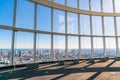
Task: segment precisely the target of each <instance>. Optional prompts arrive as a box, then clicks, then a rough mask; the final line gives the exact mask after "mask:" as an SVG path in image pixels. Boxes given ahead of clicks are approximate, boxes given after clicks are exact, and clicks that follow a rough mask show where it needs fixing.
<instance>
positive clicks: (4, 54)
mask: <svg viewBox="0 0 120 80" xmlns="http://www.w3.org/2000/svg"><path fill="white" fill-rule="evenodd" d="M3 34H4V35H3ZM11 42H12V31H8V30H0V67H1V66H7V65H10V64H11V54H12V52H11V51H12V50H11Z"/></svg>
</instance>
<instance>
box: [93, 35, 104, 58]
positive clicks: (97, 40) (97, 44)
mask: <svg viewBox="0 0 120 80" xmlns="http://www.w3.org/2000/svg"><path fill="white" fill-rule="evenodd" d="M93 49H94V57H96V58H103V53H104V48H103V38H101V37H94V38H93Z"/></svg>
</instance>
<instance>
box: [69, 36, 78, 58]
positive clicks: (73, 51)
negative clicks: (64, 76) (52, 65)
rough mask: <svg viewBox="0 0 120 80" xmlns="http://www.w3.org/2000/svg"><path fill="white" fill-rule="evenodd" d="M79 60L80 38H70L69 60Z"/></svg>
mask: <svg viewBox="0 0 120 80" xmlns="http://www.w3.org/2000/svg"><path fill="white" fill-rule="evenodd" d="M78 58H79V42H78V37H76V36H68V59H78Z"/></svg>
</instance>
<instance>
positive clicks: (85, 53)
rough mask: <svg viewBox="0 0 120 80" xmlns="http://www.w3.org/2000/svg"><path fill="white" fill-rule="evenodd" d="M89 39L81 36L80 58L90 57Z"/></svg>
mask: <svg viewBox="0 0 120 80" xmlns="http://www.w3.org/2000/svg"><path fill="white" fill-rule="evenodd" d="M90 54H91V39H90V38H89V37H81V56H82V58H90Z"/></svg>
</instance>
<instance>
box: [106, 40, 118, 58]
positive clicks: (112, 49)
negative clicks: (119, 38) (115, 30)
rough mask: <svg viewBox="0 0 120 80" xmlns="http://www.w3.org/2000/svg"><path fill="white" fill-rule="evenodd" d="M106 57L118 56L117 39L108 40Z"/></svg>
mask: <svg viewBox="0 0 120 80" xmlns="http://www.w3.org/2000/svg"><path fill="white" fill-rule="evenodd" d="M105 40H106V41H105V42H106V56H107V57H115V56H116V43H115V38H106V39H105Z"/></svg>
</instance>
